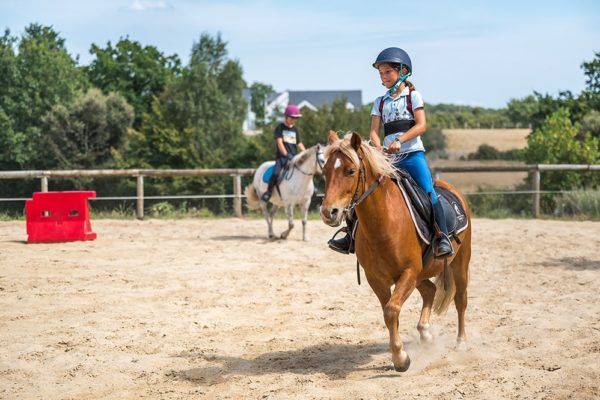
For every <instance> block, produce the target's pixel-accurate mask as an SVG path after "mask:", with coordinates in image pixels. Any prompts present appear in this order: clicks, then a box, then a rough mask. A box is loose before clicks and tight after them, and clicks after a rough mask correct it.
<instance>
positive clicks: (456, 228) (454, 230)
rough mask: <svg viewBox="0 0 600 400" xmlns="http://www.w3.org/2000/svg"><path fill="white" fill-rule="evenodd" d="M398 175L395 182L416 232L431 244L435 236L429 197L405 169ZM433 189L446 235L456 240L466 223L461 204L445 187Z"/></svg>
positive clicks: (399, 171)
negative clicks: (440, 210) (441, 210)
mask: <svg viewBox="0 0 600 400" xmlns="http://www.w3.org/2000/svg"><path fill="white" fill-rule="evenodd" d="M398 175H399V176H400V179H399V181H396V183H397V185H398V187H399V188H400V191H401V192H402V195H403V196H404V200H405V201H406V204H407V205H408V209H409V211H410V215H411V217H412V220H413V223H414V225H415V228H416V229H417V233H418V234H419V237H420V238H421V239H422V240H423V241H424V242H425V243H427V244H431V242H432V240H433V239H434V237H435V229H434V227H433V224H434V216H433V206H432V204H431V199H430V198H429V196H428V195H427V193H425V191H424V190H423V189H422V188H421V187H420V186H419V185H418V184H417V183H416V182H415V181H414V179H413V178H412V177H411V176H410V174H409V173H408V172H407V171H406V170H403V169H399V170H398ZM435 191H436V193H437V194H438V196H439V197H438V201H440V202H441V204H442V208H443V209H444V216H445V217H446V226H447V227H448V236H449V237H450V238H453V239H454V240H456V241H457V242H458V234H459V233H460V232H462V231H463V230H465V229H466V228H467V224H468V221H467V216H466V213H465V210H464V208H463V205H462V203H461V202H460V200H459V199H458V197H456V196H455V195H454V193H452V192H450V191H449V190H447V189H446V188H444V187H441V186H435Z"/></svg>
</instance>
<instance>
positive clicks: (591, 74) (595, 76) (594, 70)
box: [581, 52, 600, 94]
mask: <svg viewBox="0 0 600 400" xmlns="http://www.w3.org/2000/svg"><path fill="white" fill-rule="evenodd" d="M581 68H582V69H583V73H584V75H585V76H586V81H585V83H586V85H587V90H588V91H589V92H592V93H596V94H599V93H600V52H597V53H596V54H595V58H594V59H593V60H592V61H588V62H584V63H583V64H581Z"/></svg>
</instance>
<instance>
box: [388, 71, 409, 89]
mask: <svg viewBox="0 0 600 400" xmlns="http://www.w3.org/2000/svg"><path fill="white" fill-rule="evenodd" d="M403 65H404V64H400V77H399V78H398V80H397V81H396V83H394V85H392V87H391V88H390V90H388V93H389V94H390V95H393V94H394V93H396V91H397V90H398V88H399V87H400V85H401V84H402V82H404V81H405V80H406V79H408V77H409V76H411V75H412V72H409V73H408V74H406V75H402V66H403Z"/></svg>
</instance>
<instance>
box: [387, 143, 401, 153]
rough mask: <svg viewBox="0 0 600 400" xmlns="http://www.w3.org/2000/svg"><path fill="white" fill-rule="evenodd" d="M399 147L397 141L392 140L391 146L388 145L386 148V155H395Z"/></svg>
mask: <svg viewBox="0 0 600 400" xmlns="http://www.w3.org/2000/svg"><path fill="white" fill-rule="evenodd" d="M400 147H401V145H400V142H399V141H397V140H394V141H393V142H392V144H390V145H389V146H388V148H387V150H388V153H397V152H398V151H400Z"/></svg>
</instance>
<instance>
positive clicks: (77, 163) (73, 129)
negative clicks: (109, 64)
mask: <svg viewBox="0 0 600 400" xmlns="http://www.w3.org/2000/svg"><path fill="white" fill-rule="evenodd" d="M132 122H133V108H132V107H131V106H130V105H129V104H127V102H126V101H125V99H124V98H123V97H122V96H121V95H119V94H116V93H110V94H109V95H107V96H105V95H103V94H102V93H101V92H100V91H99V90H98V89H90V90H89V91H88V92H87V93H85V94H82V95H81V96H80V97H78V98H76V99H75V101H74V102H73V103H71V104H69V105H67V106H65V105H62V104H57V105H55V106H54V107H53V108H52V110H51V111H50V112H49V113H48V114H46V116H45V117H44V123H43V129H44V132H45V136H44V143H46V144H47V149H48V150H49V152H50V154H49V155H48V156H49V157H48V158H49V159H50V160H49V162H50V163H51V165H50V166H51V167H58V168H62V169H80V168H101V167H105V168H106V167H111V166H112V152H113V151H115V150H117V149H118V148H119V147H120V146H121V145H122V144H123V140H124V138H125V133H126V132H127V129H128V128H129V127H130V126H131V123H132ZM50 155H51V157H50Z"/></svg>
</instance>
